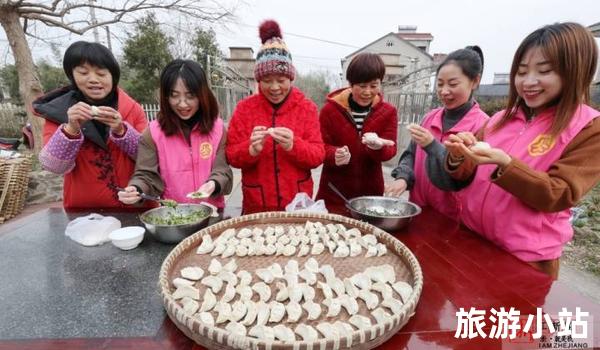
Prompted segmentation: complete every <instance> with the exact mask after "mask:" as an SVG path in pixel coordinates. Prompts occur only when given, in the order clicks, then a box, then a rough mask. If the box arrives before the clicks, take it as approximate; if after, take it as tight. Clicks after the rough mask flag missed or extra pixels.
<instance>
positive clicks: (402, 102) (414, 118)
mask: <svg viewBox="0 0 600 350" xmlns="http://www.w3.org/2000/svg"><path fill="white" fill-rule="evenodd" d="M384 98H385V100H386V101H387V102H389V103H390V104H392V105H394V106H395V107H396V109H398V124H410V123H416V124H420V123H421V120H423V117H424V116H425V114H426V113H427V112H429V111H430V110H431V109H432V108H434V107H436V106H438V105H439V102H438V101H437V98H436V96H435V93H433V92H425V93H421V92H407V93H392V94H386V95H385V97H384Z"/></svg>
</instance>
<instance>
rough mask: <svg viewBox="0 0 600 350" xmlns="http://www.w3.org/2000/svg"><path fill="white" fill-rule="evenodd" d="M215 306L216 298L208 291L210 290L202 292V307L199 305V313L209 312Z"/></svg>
mask: <svg viewBox="0 0 600 350" xmlns="http://www.w3.org/2000/svg"><path fill="white" fill-rule="evenodd" d="M216 304H217V297H215V295H214V294H213V292H211V291H210V289H208V288H207V289H206V291H205V292H204V298H202V305H200V312H204V311H210V310H212V308H213V307H215V305H216Z"/></svg>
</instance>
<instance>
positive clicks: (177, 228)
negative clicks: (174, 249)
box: [140, 204, 213, 243]
mask: <svg viewBox="0 0 600 350" xmlns="http://www.w3.org/2000/svg"><path fill="white" fill-rule="evenodd" d="M197 210H203V211H206V216H202V217H200V218H198V220H196V221H194V222H190V223H186V224H179V225H157V224H153V223H151V222H150V220H149V219H148V218H149V217H161V218H167V217H168V216H169V215H172V214H173V213H176V214H178V215H186V214H189V213H191V212H194V211H197ZM212 212H213V209H212V208H211V207H209V206H207V205H204V204H179V205H178V206H177V208H176V209H173V208H169V207H158V208H154V209H150V210H148V211H146V212H144V213H143V214H142V215H140V221H141V222H142V223H143V224H144V226H145V227H146V230H148V232H150V234H152V236H154V238H155V239H156V240H158V241H160V242H163V243H178V242H180V241H182V240H183V239H184V238H186V237H188V236H189V235H191V234H193V233H195V232H197V231H199V230H201V229H203V228H204V227H206V226H207V225H208V220H209V219H210V216H211V214H212Z"/></svg>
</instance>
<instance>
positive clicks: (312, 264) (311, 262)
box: [304, 258, 319, 273]
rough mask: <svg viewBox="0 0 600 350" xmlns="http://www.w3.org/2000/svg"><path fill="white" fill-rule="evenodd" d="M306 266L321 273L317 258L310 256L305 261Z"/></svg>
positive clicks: (311, 270)
mask: <svg viewBox="0 0 600 350" xmlns="http://www.w3.org/2000/svg"><path fill="white" fill-rule="evenodd" d="M304 268H305V269H306V270H308V271H310V272H312V273H319V262H318V261H317V260H315V258H308V260H306V262H305V263H304Z"/></svg>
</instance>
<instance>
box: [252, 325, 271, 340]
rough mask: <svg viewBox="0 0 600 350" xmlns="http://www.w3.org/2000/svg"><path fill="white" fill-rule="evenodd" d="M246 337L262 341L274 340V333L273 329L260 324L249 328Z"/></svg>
mask: <svg viewBox="0 0 600 350" xmlns="http://www.w3.org/2000/svg"><path fill="white" fill-rule="evenodd" d="M248 335H249V336H251V337H254V338H258V339H263V340H269V341H273V340H275V332H274V331H273V328H271V327H267V326H265V325H261V324H259V325H256V326H254V327H252V328H250V331H249V332H248Z"/></svg>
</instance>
